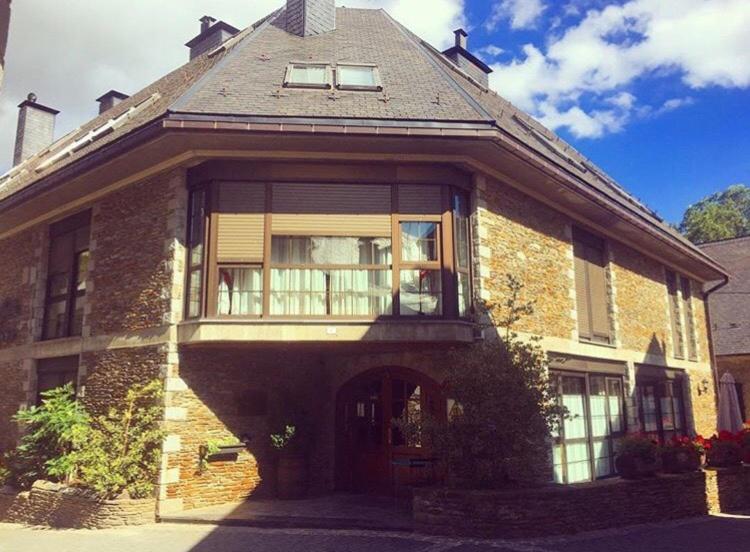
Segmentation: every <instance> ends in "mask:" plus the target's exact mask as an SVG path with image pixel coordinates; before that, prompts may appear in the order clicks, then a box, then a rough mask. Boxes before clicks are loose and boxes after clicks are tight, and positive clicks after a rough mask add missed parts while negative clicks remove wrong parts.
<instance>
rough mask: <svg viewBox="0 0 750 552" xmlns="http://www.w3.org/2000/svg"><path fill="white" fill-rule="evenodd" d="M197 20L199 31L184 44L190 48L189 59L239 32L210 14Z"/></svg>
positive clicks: (211, 48)
mask: <svg viewBox="0 0 750 552" xmlns="http://www.w3.org/2000/svg"><path fill="white" fill-rule="evenodd" d="M199 21H200V22H201V32H200V33H199V34H198V36H196V37H195V38H193V39H192V40H191V41H190V42H188V43H187V44H185V46H187V47H188V48H190V59H193V58H196V57H198V56H199V55H201V54H203V53H205V52H208V51H211V50H213V49H214V48H218V47H219V46H221V44H222V43H223V42H224V41H226V40H228V39H230V38H232V37H233V36H234V35H236V34H237V33H239V32H240V30H239V29H237V28H235V27H232V26H231V25H230V24H229V23H225V22H224V21H216V19H214V18H213V17H211V16H210V15H204V16H203V17H201V18H200V19H199Z"/></svg>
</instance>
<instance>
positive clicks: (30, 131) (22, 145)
mask: <svg viewBox="0 0 750 552" xmlns="http://www.w3.org/2000/svg"><path fill="white" fill-rule="evenodd" d="M18 107H19V112H18V129H17V130H16V148H15V151H14V153H13V165H18V164H19V163H20V162H21V161H24V160H25V159H28V158H29V157H31V156H32V155H34V154H37V153H39V152H40V151H42V150H43V149H44V148H46V147H47V146H49V145H50V144H51V143H52V141H53V140H54V138H55V117H56V116H57V114H58V113H60V112H59V111H58V110H56V109H52V108H51V107H47V106H44V105H42V104H40V103H37V102H36V94H34V93H33V92H32V93H31V94H29V95H28V97H27V98H26V100H25V101H23V102H21V103H20V104H19V106H18Z"/></svg>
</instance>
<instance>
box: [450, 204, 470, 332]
mask: <svg viewBox="0 0 750 552" xmlns="http://www.w3.org/2000/svg"><path fill="white" fill-rule="evenodd" d="M453 247H454V250H455V255H456V260H455V266H456V279H457V288H456V289H457V290H458V316H460V317H462V318H466V317H468V316H469V315H470V314H471V308H472V299H471V263H470V259H471V249H470V248H471V245H470V239H469V200H468V198H467V197H466V194H462V193H456V194H454V195H453Z"/></svg>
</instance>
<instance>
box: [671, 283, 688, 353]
mask: <svg viewBox="0 0 750 552" xmlns="http://www.w3.org/2000/svg"><path fill="white" fill-rule="evenodd" d="M667 293H668V294H669V318H670V322H671V325H672V343H673V346H674V356H675V357H676V358H682V357H683V355H684V353H683V351H684V350H685V344H684V342H683V339H682V324H681V323H680V300H679V298H678V297H677V276H676V275H675V273H674V272H671V271H667Z"/></svg>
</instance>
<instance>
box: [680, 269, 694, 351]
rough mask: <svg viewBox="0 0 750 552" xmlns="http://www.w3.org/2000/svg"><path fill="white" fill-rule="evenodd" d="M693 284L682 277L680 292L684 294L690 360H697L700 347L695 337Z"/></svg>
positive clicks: (683, 304)
mask: <svg viewBox="0 0 750 552" xmlns="http://www.w3.org/2000/svg"><path fill="white" fill-rule="evenodd" d="M692 287H693V286H692V283H691V282H690V279H689V278H686V277H685V276H681V277H680V292H681V294H682V314H683V317H684V319H685V326H684V327H685V333H686V334H687V335H686V336H685V343H686V345H687V354H688V359H690V360H697V358H698V350H697V349H698V346H697V342H696V339H697V338H696V335H695V321H694V319H693V301H692V298H693V291H692Z"/></svg>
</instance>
